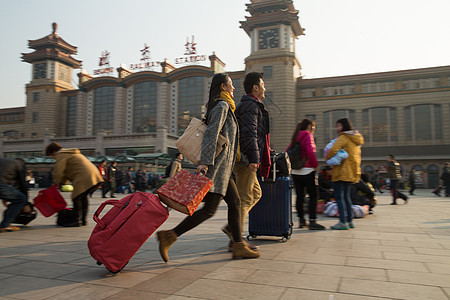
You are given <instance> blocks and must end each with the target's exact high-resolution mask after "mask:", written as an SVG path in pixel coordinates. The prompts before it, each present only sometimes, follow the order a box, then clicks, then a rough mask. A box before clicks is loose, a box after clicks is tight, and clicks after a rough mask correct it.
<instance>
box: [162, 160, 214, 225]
mask: <svg viewBox="0 0 450 300" xmlns="http://www.w3.org/2000/svg"><path fill="white" fill-rule="evenodd" d="M211 187H212V181H211V179H209V178H208V177H205V176H203V175H195V174H191V173H189V172H188V171H186V170H184V169H181V170H180V171H179V172H178V173H177V174H175V176H173V177H172V178H170V179H169V181H167V182H166V183H165V184H164V185H163V186H161V187H160V188H159V189H158V190H157V191H156V192H157V193H158V196H159V198H161V201H162V202H164V203H165V204H166V205H168V206H170V207H171V208H173V209H176V210H178V211H179V212H182V213H185V214H187V215H190V216H191V215H192V214H193V213H194V212H195V210H196V209H197V207H198V206H199V205H200V203H201V202H202V200H203V198H205V195H206V193H208V191H209V190H210V189H211Z"/></svg>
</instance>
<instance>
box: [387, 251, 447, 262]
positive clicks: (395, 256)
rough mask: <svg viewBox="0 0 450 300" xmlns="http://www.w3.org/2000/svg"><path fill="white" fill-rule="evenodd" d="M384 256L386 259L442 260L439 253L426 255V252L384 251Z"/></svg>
mask: <svg viewBox="0 0 450 300" xmlns="http://www.w3.org/2000/svg"><path fill="white" fill-rule="evenodd" d="M384 256H385V258H386V259H393V260H407V261H421V262H431V263H433V262H434V263H440V262H442V261H443V258H442V256H441V255H431V254H429V255H426V254H410V253H395V252H384ZM444 261H445V260H444Z"/></svg>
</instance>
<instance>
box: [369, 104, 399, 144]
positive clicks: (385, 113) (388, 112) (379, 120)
mask: <svg viewBox="0 0 450 300" xmlns="http://www.w3.org/2000/svg"><path fill="white" fill-rule="evenodd" d="M362 117H363V118H362V119H363V128H362V132H363V134H364V138H365V139H366V141H367V142H368V144H371V143H373V142H375V143H379V142H384V143H388V144H389V143H391V142H393V141H397V116H396V109H395V108H394V107H375V108H369V109H364V110H363V115H362Z"/></svg>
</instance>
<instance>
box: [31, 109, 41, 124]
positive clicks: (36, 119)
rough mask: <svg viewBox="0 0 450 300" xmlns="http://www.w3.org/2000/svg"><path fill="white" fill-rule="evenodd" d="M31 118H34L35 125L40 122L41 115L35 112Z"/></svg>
mask: <svg viewBox="0 0 450 300" xmlns="http://www.w3.org/2000/svg"><path fill="white" fill-rule="evenodd" d="M31 118H32V122H33V123H37V122H39V113H37V112H34V113H33V114H32V115H31Z"/></svg>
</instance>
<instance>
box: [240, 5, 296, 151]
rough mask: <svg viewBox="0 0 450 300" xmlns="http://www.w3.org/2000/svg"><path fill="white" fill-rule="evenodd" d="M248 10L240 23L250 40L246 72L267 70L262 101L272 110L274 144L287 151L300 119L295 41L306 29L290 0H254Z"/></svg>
mask: <svg viewBox="0 0 450 300" xmlns="http://www.w3.org/2000/svg"><path fill="white" fill-rule="evenodd" d="M247 11H248V12H249V13H250V16H249V17H246V20H245V21H242V22H241V28H242V29H244V30H245V32H246V33H247V34H248V35H249V37H250V42H251V52H250V55H249V56H248V57H247V58H246V59H245V64H246V73H249V72H261V73H264V76H263V80H264V82H265V86H266V89H267V92H266V99H264V100H263V103H264V105H265V106H266V108H267V109H268V110H269V112H270V122H271V124H270V131H271V136H270V139H271V146H272V148H273V149H275V150H276V151H284V149H285V148H286V147H287V145H288V144H289V142H290V138H291V135H292V132H293V131H294V129H295V125H296V122H297V121H299V120H297V117H296V105H295V102H296V81H297V78H298V77H300V69H301V68H300V63H299V61H298V59H297V57H296V56H295V40H296V39H297V37H299V36H300V35H303V31H304V29H303V28H302V27H301V26H300V22H299V20H298V10H296V9H295V8H294V4H293V1H291V0H251V3H249V4H247Z"/></svg>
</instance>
